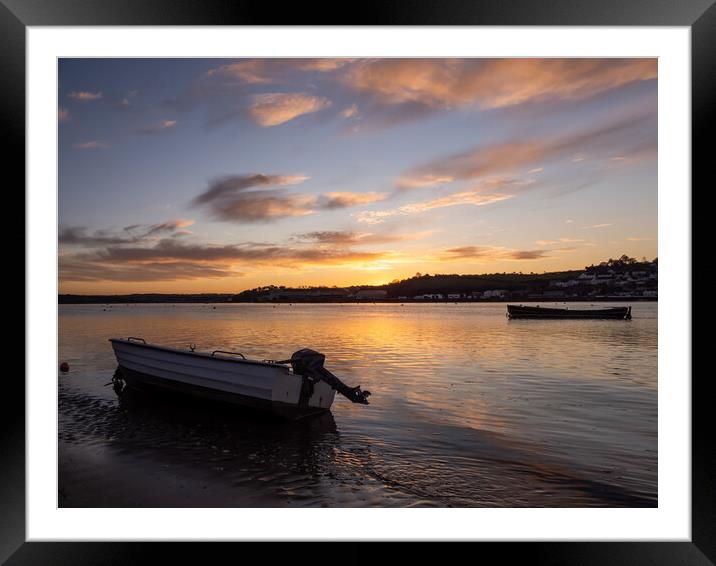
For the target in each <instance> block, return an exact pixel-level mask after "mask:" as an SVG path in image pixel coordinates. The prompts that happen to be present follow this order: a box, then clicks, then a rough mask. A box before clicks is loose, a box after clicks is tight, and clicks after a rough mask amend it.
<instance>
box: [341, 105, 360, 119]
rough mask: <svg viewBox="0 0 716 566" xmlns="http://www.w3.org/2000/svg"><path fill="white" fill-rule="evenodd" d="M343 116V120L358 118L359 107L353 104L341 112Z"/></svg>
mask: <svg viewBox="0 0 716 566" xmlns="http://www.w3.org/2000/svg"><path fill="white" fill-rule="evenodd" d="M341 116H342V117H343V118H356V117H358V105H357V104H351V105H350V106H348V107H347V108H344V109H343V110H341Z"/></svg>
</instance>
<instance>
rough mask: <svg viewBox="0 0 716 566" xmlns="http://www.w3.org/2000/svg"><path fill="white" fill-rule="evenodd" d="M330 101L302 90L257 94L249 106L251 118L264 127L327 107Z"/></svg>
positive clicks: (276, 124) (282, 122)
mask: <svg viewBox="0 0 716 566" xmlns="http://www.w3.org/2000/svg"><path fill="white" fill-rule="evenodd" d="M330 105H331V101H330V100H328V99H327V98H322V97H320V96H313V95H311V94H306V93H302V92H293V93H284V92H270V93H264V94H257V95H255V96H254V97H253V103H252V104H251V106H250V107H249V114H250V115H251V117H252V118H253V120H254V121H255V122H256V123H257V124H259V125H260V126H263V127H265V128H267V127H271V126H278V125H279V124H284V123H286V122H288V121H290V120H293V119H294V118H297V117H299V116H302V115H304V114H311V113H313V112H318V111H319V110H323V109H324V108H328V107H329V106H330Z"/></svg>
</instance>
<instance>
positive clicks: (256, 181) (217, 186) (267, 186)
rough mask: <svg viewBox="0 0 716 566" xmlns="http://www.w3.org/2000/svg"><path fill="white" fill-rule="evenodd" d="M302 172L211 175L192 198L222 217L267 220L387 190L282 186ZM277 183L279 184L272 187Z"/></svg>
mask: <svg viewBox="0 0 716 566" xmlns="http://www.w3.org/2000/svg"><path fill="white" fill-rule="evenodd" d="M308 178H309V177H307V176H306V175H264V174H260V173H259V174H251V175H230V176H227V177H221V178H218V179H215V180H213V181H211V182H210V183H209V186H208V187H207V189H206V190H205V191H204V192H203V193H201V194H200V195H199V196H197V197H196V198H195V199H194V200H193V205H194V206H207V207H208V208H209V210H210V212H211V213H212V215H213V216H214V217H215V218H217V219H219V220H224V221H234V222H267V221H271V220H276V219H279V218H287V217H292V216H306V215H308V214H312V213H313V212H314V211H315V210H335V209H340V208H349V207H354V206H361V205H365V204H369V203H373V202H377V201H380V200H383V199H385V198H387V196H388V195H387V193H377V192H365V193H361V192H350V191H338V192H327V193H323V194H321V195H319V196H315V195H307V194H299V193H291V192H288V191H286V190H285V189H284V188H282V187H285V186H287V185H297V184H299V183H302V182H304V181H306V180H307V179H308ZM276 187H279V188H276Z"/></svg>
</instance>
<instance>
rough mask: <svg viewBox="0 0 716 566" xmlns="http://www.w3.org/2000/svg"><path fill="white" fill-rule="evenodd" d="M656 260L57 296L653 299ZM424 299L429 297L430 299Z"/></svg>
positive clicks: (85, 299)
mask: <svg viewBox="0 0 716 566" xmlns="http://www.w3.org/2000/svg"><path fill="white" fill-rule="evenodd" d="M657 277H658V260H657V259H654V260H653V261H637V260H636V259H634V258H630V257H628V256H622V257H620V258H619V259H609V260H607V261H604V262H602V263H600V264H598V265H590V266H587V267H585V268H584V269H583V270H571V271H556V272H552V273H490V274H484V275H458V274H434V275H430V274H421V273H416V274H415V275H414V276H413V277H409V278H407V279H402V280H395V281H392V282H390V283H388V284H385V285H374V286H370V285H354V286H350V287H326V286H322V287H301V288H291V287H285V286H278V285H267V286H263V287H257V288H255V289H247V290H245V291H242V292H240V293H236V294H233V293H194V294H160V293H145V294H133V295H59V297H58V301H59V303H60V304H85V303H86V304H98V303H99V304H103V303H107V304H109V303H231V302H238V303H249V302H341V301H346V300H349V301H354V300H366V301H376V300H377V301H380V300H388V301H390V300H426V299H427V300H447V299H450V300H452V299H459V300H487V299H492V300H494V299H509V300H512V299H517V300H540V299H564V300H580V299H587V298H588V299H590V300H592V299H596V300H599V299H618V298H630V299H632V298H648V299H655V298H656V293H657V288H658V279H657ZM428 296H430V297H429V298H428Z"/></svg>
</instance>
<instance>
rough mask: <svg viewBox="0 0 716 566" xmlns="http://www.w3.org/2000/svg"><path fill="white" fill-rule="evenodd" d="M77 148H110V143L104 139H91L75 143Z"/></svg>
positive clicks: (74, 145)
mask: <svg viewBox="0 0 716 566" xmlns="http://www.w3.org/2000/svg"><path fill="white" fill-rule="evenodd" d="M72 147H74V148H75V149H109V147H110V146H109V144H108V143H107V142H106V141H102V140H90V141H86V142H79V143H76V144H73V145H72Z"/></svg>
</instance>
